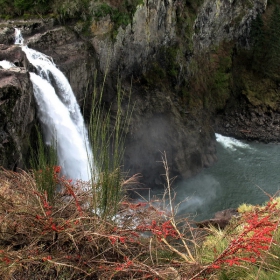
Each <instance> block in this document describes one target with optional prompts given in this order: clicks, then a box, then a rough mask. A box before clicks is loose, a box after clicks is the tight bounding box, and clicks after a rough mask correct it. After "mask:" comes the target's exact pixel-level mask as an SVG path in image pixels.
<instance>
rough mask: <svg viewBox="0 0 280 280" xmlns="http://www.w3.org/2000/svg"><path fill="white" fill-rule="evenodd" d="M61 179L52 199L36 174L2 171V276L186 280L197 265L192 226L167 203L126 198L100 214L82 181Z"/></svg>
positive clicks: (0, 224) (0, 258)
mask: <svg viewBox="0 0 280 280" xmlns="http://www.w3.org/2000/svg"><path fill="white" fill-rule="evenodd" d="M56 180H57V183H58V184H60V185H61V186H62V187H63V190H64V191H63V193H57V194H56V195H55V197H54V200H53V202H52V203H50V202H49V200H48V197H47V195H46V193H42V192H40V191H38V189H37V186H36V182H35V180H34V177H33V175H32V174H30V173H27V172H24V171H21V172H18V173H15V172H12V171H7V170H2V171H1V172H0V260H1V261H0V278H1V279H180V278H179V275H186V274H187V273H188V272H189V271H191V270H192V269H191V270H190V267H193V265H195V266H197V264H196V261H195V259H194V256H193V255H192V254H193V252H191V249H190V248H191V247H192V246H190V244H189V237H190V236H191V235H190V234H189V230H190V228H189V227H186V226H184V227H182V230H183V231H186V230H187V231H188V236H189V237H188V239H187V238H186V236H187V235H185V233H184V232H183V231H179V229H178V228H177V223H176V222H175V220H174V218H172V217H171V216H170V214H167V213H166V212H165V211H163V209H161V207H160V206H155V204H153V203H152V202H147V203H132V202H128V201H123V202H121V203H120V206H119V212H118V214H117V215H116V216H115V217H113V219H106V218H104V217H103V218H100V217H99V216H98V215H97V214H95V213H94V211H93V207H92V199H91V193H90V192H84V191H83V190H82V189H83V187H84V186H83V184H84V183H83V182H78V183H76V185H75V186H72V185H70V184H69V182H68V181H67V180H65V179H63V178H56ZM127 183H129V184H131V182H130V181H128V182H127ZM182 241H183V242H182ZM184 243H185V244H184ZM187 243H188V244H187Z"/></svg>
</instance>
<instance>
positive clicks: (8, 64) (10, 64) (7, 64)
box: [0, 60, 16, 69]
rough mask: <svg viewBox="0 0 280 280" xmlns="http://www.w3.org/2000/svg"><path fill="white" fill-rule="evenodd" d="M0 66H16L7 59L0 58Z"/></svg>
mask: <svg viewBox="0 0 280 280" xmlns="http://www.w3.org/2000/svg"><path fill="white" fill-rule="evenodd" d="M0 66H1V67H3V68H4V69H9V68H12V67H16V66H15V65H14V64H13V63H12V62H10V61H8V60H1V61H0Z"/></svg>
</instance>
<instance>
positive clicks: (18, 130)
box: [0, 45, 35, 169]
mask: <svg viewBox="0 0 280 280" xmlns="http://www.w3.org/2000/svg"><path fill="white" fill-rule="evenodd" d="M3 55H4V56H5V58H6V59H10V61H12V62H14V63H18V65H24V64H25V59H24V55H23V53H22V52H21V51H20V48H18V47H11V48H9V47H8V46H4V45H0V60H2V59H3V58H2V56H3ZM34 123H35V103H34V98H33V88H32V84H31V82H30V79H29V73H28V71H26V69H24V68H18V67H17V68H10V69H9V70H4V69H0V165H1V166H4V167H7V168H9V169H15V168H16V167H21V168H23V167H24V163H25V162H26V160H27V159H26V158H25V156H26V154H27V150H28V147H29V136H30V133H31V129H32V126H33V125H34Z"/></svg>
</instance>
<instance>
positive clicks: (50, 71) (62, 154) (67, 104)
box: [15, 29, 95, 181]
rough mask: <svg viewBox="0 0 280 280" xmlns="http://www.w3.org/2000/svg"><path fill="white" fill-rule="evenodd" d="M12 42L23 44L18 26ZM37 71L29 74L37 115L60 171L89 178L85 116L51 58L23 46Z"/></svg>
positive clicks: (67, 174)
mask: <svg viewBox="0 0 280 280" xmlns="http://www.w3.org/2000/svg"><path fill="white" fill-rule="evenodd" d="M15 37H16V38H15V40H16V41H15V42H16V43H17V44H22V43H23V38H22V36H21V33H20V31H19V30H18V29H16V32H15ZM22 50H23V51H24V52H25V54H26V57H27V59H28V61H29V62H30V63H31V64H32V65H33V66H34V67H35V68H36V72H37V73H30V79H31V82H32V84H33V91H34V96H35V100H36V103H37V106H38V117H39V120H40V122H41V124H42V127H43V134H44V140H45V144H46V145H51V144H52V143H53V142H56V145H57V154H58V163H59V165H60V166H61V167H62V174H63V175H65V176H66V177H67V178H71V179H74V180H79V179H80V180H83V181H89V180H91V171H92V170H95V168H94V167H93V162H92V152H91V148H90V144H89V140H88V134H87V130H86V127H85V124H84V119H83V116H82V114H81V111H80V107H79V105H78V103H77V100H76V97H75V95H74V93H73V91H72V88H71V86H70V84H69V82H68V80H67V78H66V77H65V76H64V74H63V73H62V72H61V71H60V70H59V69H58V68H57V67H56V65H55V64H54V62H53V61H52V58H51V57H48V56H46V55H45V54H43V53H40V52H38V51H35V50H33V49H30V48H28V47H27V46H23V45H22Z"/></svg>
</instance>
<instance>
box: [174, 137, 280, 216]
mask: <svg viewBox="0 0 280 280" xmlns="http://www.w3.org/2000/svg"><path fill="white" fill-rule="evenodd" d="M216 138H217V156H218V162H217V163H216V164H215V165H214V166H212V167H210V168H207V169H204V170H203V171H202V172H201V173H200V174H198V175H197V176H195V177H193V178H191V179H188V180H186V181H183V182H181V183H178V184H177V185H176V184H175V185H174V188H175V192H176V200H175V203H176V204H177V203H179V202H180V201H182V200H183V199H185V201H184V202H182V203H181V205H180V207H179V211H178V214H179V215H186V214H189V213H191V214H193V215H195V219H196V220H203V219H207V218H213V216H214V214H215V212H217V211H220V210H223V209H227V208H237V207H238V206H239V205H240V204H242V203H251V204H261V203H263V202H265V201H267V200H268V196H267V195H266V194H265V192H266V193H268V194H270V195H274V194H275V193H276V192H277V191H278V190H279V189H280V172H279V166H280V157H279V155H280V145H277V144H263V143H252V142H249V143H248V142H245V141H238V140H236V139H233V138H230V137H224V136H221V135H219V134H216Z"/></svg>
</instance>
